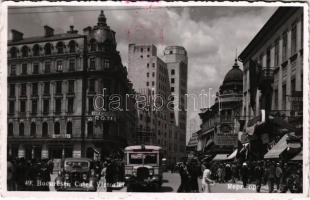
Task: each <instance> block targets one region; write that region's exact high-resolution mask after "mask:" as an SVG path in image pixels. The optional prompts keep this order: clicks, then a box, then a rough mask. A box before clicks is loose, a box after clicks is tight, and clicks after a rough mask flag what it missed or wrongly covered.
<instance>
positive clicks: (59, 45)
mask: <svg viewBox="0 0 310 200" xmlns="http://www.w3.org/2000/svg"><path fill="white" fill-rule="evenodd" d="M56 48H57V53H58V54H62V53H64V44H63V43H62V42H58V43H57V45H56Z"/></svg>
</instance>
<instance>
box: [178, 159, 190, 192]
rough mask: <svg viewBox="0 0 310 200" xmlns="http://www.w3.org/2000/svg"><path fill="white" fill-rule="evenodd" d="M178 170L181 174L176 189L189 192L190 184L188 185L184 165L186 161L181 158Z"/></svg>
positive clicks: (186, 171) (187, 176)
mask: <svg viewBox="0 0 310 200" xmlns="http://www.w3.org/2000/svg"><path fill="white" fill-rule="evenodd" d="M177 168H178V171H179V173H180V176H181V184H180V186H179V188H178V190H177V192H189V191H190V186H189V178H190V177H189V172H188V169H187V166H186V161H184V160H183V162H182V163H179V164H178V167H177Z"/></svg>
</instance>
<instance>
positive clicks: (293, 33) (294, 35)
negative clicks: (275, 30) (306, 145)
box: [291, 23, 297, 55]
mask: <svg viewBox="0 0 310 200" xmlns="http://www.w3.org/2000/svg"><path fill="white" fill-rule="evenodd" d="M296 50H297V27H296V23H295V24H294V25H293V27H292V31H291V55H294V54H295V53H296Z"/></svg>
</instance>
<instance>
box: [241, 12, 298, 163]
mask: <svg viewBox="0 0 310 200" xmlns="http://www.w3.org/2000/svg"><path fill="white" fill-rule="evenodd" d="M303 9H304V8H303V7H280V8H278V9H277V10H276V11H275V13H274V14H273V15H272V16H271V17H270V19H269V20H268V21H267V22H266V24H265V25H264V26H263V27H262V28H261V30H260V31H259V32H258V33H257V34H256V36H255V37H254V38H253V39H252V41H251V42H250V43H249V44H248V45H247V47H246V48H245V49H244V50H243V51H242V53H241V54H240V55H239V59H240V60H241V61H242V62H243V84H244V85H243V105H242V116H244V117H245V120H246V124H247V127H248V128H249V129H248V131H246V133H245V135H247V136H249V137H250V139H251V140H250V145H251V144H252V145H251V148H252V150H253V151H252V153H253V155H252V156H253V159H256V158H258V159H261V158H262V157H263V156H264V154H265V153H266V152H267V151H268V150H269V149H271V148H272V146H273V145H274V144H275V143H276V142H277V141H279V140H280V138H281V137H284V136H283V134H285V133H286V132H287V131H289V132H294V134H297V135H298V134H301V133H302V130H301V128H302V121H303V120H302V110H303V104H302V96H303V32H304V31H303V26H304V21H303ZM257 77H260V78H259V79H257ZM261 110H264V113H265V114H262V112H261ZM263 115H264V116H263ZM262 116H263V117H262ZM262 118H264V122H265V123H263V124H262V125H261V126H257V127H258V129H255V130H254V129H252V131H249V130H251V128H250V127H253V126H256V125H257V123H262V122H261V121H262V120H263V119H262ZM285 129H286V130H287V131H285ZM253 131H254V132H253Z"/></svg>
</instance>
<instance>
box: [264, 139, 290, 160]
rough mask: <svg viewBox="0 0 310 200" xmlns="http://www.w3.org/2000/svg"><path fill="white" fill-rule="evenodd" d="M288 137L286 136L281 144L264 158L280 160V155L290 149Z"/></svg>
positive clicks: (280, 141) (274, 147) (281, 140)
mask: <svg viewBox="0 0 310 200" xmlns="http://www.w3.org/2000/svg"><path fill="white" fill-rule="evenodd" d="M287 137H288V136H287V135H286V134H285V135H284V136H283V137H282V138H281V139H280V140H279V142H278V143H277V144H276V145H274V146H273V147H272V149H270V150H269V151H268V152H267V153H266V154H265V156H264V158H267V159H268V158H279V156H280V154H281V153H282V152H283V151H284V150H285V149H286V148H287V147H288V146H287V142H286V139H287Z"/></svg>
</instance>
